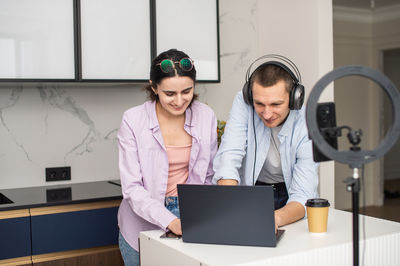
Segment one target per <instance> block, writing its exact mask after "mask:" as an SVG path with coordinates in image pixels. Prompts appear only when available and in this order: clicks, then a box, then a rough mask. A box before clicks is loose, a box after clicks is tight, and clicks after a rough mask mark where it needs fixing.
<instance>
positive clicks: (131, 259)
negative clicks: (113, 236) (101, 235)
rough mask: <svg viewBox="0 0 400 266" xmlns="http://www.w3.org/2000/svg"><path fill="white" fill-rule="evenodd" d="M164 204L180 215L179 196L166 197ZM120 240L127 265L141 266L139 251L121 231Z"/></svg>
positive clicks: (177, 215)
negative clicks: (127, 240)
mask: <svg viewBox="0 0 400 266" xmlns="http://www.w3.org/2000/svg"><path fill="white" fill-rule="evenodd" d="M164 204H165V207H166V208H167V209H168V210H169V211H170V212H172V213H173V214H174V215H175V216H176V217H178V218H179V217H180V214H179V202H178V197H166V198H165V203H164ZM118 242H119V250H120V251H121V255H122V259H123V260H124V263H125V266H139V265H140V263H139V252H137V251H136V250H135V249H134V248H132V247H131V246H130V245H129V244H128V242H126V240H125V239H124V237H123V236H122V234H121V232H120V233H119V239H118Z"/></svg>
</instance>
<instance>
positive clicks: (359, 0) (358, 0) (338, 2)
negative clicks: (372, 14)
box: [332, 0, 400, 9]
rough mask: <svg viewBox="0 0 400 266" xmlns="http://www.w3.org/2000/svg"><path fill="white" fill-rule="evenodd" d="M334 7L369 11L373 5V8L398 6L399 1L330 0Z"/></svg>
mask: <svg viewBox="0 0 400 266" xmlns="http://www.w3.org/2000/svg"><path fill="white" fill-rule="evenodd" d="M332 4H333V5H334V6H344V7H352V8H364V9H371V8H372V7H373V5H374V4H375V8H382V7H389V6H393V5H399V4H400V1H399V0H332Z"/></svg>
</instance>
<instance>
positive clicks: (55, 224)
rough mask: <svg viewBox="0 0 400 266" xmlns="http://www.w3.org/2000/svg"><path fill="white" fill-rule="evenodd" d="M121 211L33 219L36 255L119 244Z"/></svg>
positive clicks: (85, 212) (109, 209)
mask: <svg viewBox="0 0 400 266" xmlns="http://www.w3.org/2000/svg"><path fill="white" fill-rule="evenodd" d="M117 213H118V207H114V208H105V209H96V210H83V211H74V212H65V213H56V214H46V215H38V216H32V218H31V220H32V221H31V226H32V255H37V254H44V253H51V252H59V251H66V250H75V249H84V248H92V247H100V246H108V245H117V244H118V222H117Z"/></svg>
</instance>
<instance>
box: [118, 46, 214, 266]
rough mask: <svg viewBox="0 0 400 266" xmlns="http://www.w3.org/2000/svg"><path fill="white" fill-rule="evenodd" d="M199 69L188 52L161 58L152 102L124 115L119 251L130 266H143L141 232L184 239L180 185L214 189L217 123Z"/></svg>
mask: <svg viewBox="0 0 400 266" xmlns="http://www.w3.org/2000/svg"><path fill="white" fill-rule="evenodd" d="M195 81H196V69H195V67H194V64H193V61H192V60H191V59H190V58H189V56H188V55H186V54H185V53H183V52H181V51H178V50H175V49H171V50H168V51H166V52H163V53H161V54H160V55H159V56H157V57H156V58H155V59H154V60H153V62H152V64H151V70H150V82H149V85H147V86H146V87H145V90H146V91H147V93H148V95H149V98H150V100H149V101H147V102H145V103H144V104H142V105H139V106H136V107H133V108H131V109H129V110H127V111H126V112H125V113H124V116H123V119H122V123H121V127H120V129H119V132H118V141H119V168H120V175H121V186H122V194H123V200H122V202H121V205H120V207H119V211H118V225H119V228H120V235H119V246H120V250H121V254H122V257H123V259H124V262H125V265H139V254H138V237H139V232H140V231H145V230H154V229H163V230H170V231H172V232H173V233H175V234H177V235H181V234H182V229H181V222H180V219H179V208H178V200H177V195H178V194H177V184H182V183H187V184H211V179H212V176H213V174H214V172H213V170H212V168H213V167H212V161H213V158H214V156H215V153H216V151H217V129H216V126H217V121H216V118H215V115H214V112H213V111H212V110H211V108H209V107H208V106H207V105H205V104H202V103H200V102H198V101H196V100H195V99H196V97H197V95H196V94H194V89H195Z"/></svg>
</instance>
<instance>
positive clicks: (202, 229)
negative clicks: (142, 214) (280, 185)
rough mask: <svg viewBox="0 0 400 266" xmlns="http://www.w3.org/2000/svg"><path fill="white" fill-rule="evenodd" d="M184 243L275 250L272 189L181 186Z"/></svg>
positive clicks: (268, 187) (180, 206)
mask: <svg viewBox="0 0 400 266" xmlns="http://www.w3.org/2000/svg"><path fill="white" fill-rule="evenodd" d="M178 197H179V210H180V216H181V224H182V233H183V234H182V240H183V242H188V243H203V244H224V245H242V246H261V247H275V246H276V244H277V242H278V240H279V239H280V237H281V236H282V234H283V232H284V230H278V232H277V234H275V221H274V191H273V188H272V187H270V186H219V185H191V184H179V185H178Z"/></svg>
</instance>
